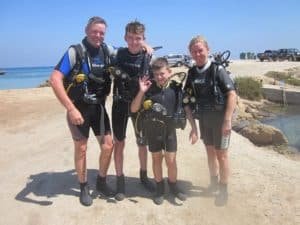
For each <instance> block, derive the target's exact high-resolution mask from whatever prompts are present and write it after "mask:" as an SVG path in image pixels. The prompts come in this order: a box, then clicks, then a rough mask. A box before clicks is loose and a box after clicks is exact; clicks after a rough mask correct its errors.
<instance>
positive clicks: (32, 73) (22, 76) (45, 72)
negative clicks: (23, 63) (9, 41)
mask: <svg viewBox="0 0 300 225" xmlns="http://www.w3.org/2000/svg"><path fill="white" fill-rule="evenodd" d="M52 70H53V66H45V67H17V68H1V71H5V74H4V75H0V90H6V89H23V88H35V87H38V86H39V85H40V84H42V83H44V82H45V81H46V80H48V79H49V76H50V74H51V72H52Z"/></svg>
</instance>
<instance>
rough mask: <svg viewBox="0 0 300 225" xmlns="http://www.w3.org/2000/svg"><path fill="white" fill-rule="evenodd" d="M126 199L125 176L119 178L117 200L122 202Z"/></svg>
mask: <svg viewBox="0 0 300 225" xmlns="http://www.w3.org/2000/svg"><path fill="white" fill-rule="evenodd" d="M124 198H125V178H124V174H122V175H121V176H117V193H116V196H115V199H116V200H118V201H122V200H123V199H124Z"/></svg>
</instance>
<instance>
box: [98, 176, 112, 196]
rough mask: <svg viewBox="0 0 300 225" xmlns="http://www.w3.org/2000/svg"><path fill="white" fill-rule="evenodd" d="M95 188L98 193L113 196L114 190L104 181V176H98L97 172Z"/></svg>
mask: <svg viewBox="0 0 300 225" xmlns="http://www.w3.org/2000/svg"><path fill="white" fill-rule="evenodd" d="M96 188H97V191H98V192H99V193H100V194H103V195H104V196H106V197H113V196H114V192H113V191H112V190H111V189H110V187H109V186H108V185H107V183H106V177H100V176H99V174H98V175H97V182H96Z"/></svg>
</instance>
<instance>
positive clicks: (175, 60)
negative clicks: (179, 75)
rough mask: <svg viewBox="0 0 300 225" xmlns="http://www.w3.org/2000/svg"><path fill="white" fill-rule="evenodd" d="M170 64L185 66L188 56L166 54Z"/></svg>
mask: <svg viewBox="0 0 300 225" xmlns="http://www.w3.org/2000/svg"><path fill="white" fill-rule="evenodd" d="M164 58H166V59H167V61H168V63H169V65H170V66H183V65H184V64H185V62H186V56H185V55H183V54H169V55H166V56H164Z"/></svg>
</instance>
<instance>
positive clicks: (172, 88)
mask: <svg viewBox="0 0 300 225" xmlns="http://www.w3.org/2000/svg"><path fill="white" fill-rule="evenodd" d="M182 99H183V92H182V83H178V82H176V81H175V80H170V81H169V82H168V85H167V86H166V87H158V86H157V85H156V84H155V83H154V84H153V85H152V86H151V88H150V89H149V91H147V92H146V94H145V100H144V102H143V108H142V111H143V114H144V115H143V117H144V119H150V120H161V121H163V122H164V123H169V124H172V126H174V127H175V128H181V129H184V128H185V126H186V116H185V111H184V109H183V104H182Z"/></svg>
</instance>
